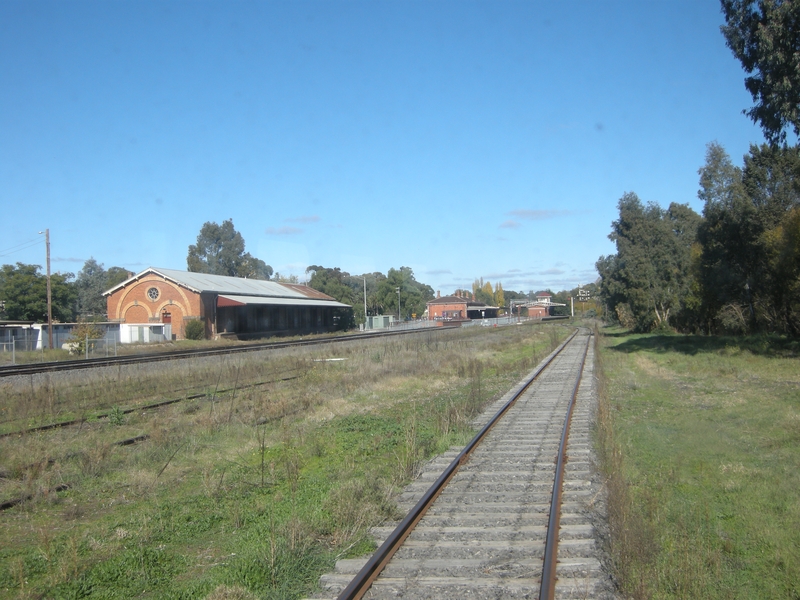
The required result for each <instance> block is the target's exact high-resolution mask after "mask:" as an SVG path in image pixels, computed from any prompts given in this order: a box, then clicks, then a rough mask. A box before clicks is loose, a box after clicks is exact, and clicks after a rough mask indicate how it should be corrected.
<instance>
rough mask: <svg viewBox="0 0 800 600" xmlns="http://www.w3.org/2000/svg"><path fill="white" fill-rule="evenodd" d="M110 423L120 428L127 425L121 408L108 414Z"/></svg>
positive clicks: (114, 408) (114, 409)
mask: <svg viewBox="0 0 800 600" xmlns="http://www.w3.org/2000/svg"><path fill="white" fill-rule="evenodd" d="M108 422H109V423H111V424H112V425H116V426H117V427H119V426H120V425H124V424H125V413H124V412H123V410H122V409H121V408H120V407H119V406H115V407H113V408H112V409H111V412H109V413H108Z"/></svg>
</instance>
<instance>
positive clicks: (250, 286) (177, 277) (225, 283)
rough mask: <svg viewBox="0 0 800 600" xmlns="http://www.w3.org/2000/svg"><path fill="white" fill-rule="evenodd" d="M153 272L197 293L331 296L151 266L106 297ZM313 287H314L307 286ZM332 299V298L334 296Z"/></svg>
mask: <svg viewBox="0 0 800 600" xmlns="http://www.w3.org/2000/svg"><path fill="white" fill-rule="evenodd" d="M150 273H154V274H156V275H161V276H162V277H164V278H165V279H168V280H170V281H173V282H175V283H177V284H179V285H183V286H184V287H187V288H189V289H191V290H193V291H195V292H197V293H203V292H211V293H216V294H239V295H247V296H271V297H277V298H307V297H309V296H314V297H319V296H320V295H322V296H323V297H327V298H329V297H330V296H326V295H325V294H320V292H317V291H316V290H312V292H313V293H308V294H303V293H302V292H301V291H299V288H303V287H306V286H299V285H294V286H291V287H290V286H287V285H283V284H280V283H278V282H276V281H262V280H260V279H244V278H242V277H226V276H224V275H209V274H208V273H190V272H189V271H177V270H175V269H157V268H155V267H149V268H147V269H145V270H144V271H142V272H141V273H137V274H136V275H134V276H133V277H131V278H130V279H128V280H126V281H123V282H122V283H120V284H119V285H116V286H114V287H113V288H111V289H109V290H106V291H105V292H103V295H104V296H108V295H109V294H112V293H113V292H115V291H116V290H118V289H120V288H123V287H125V286H126V285H128V284H129V283H130V282H132V281H136V280H137V279H141V278H142V277H144V276H145V275H147V274H150ZM308 289H311V288H308ZM331 300H333V299H332V298H331Z"/></svg>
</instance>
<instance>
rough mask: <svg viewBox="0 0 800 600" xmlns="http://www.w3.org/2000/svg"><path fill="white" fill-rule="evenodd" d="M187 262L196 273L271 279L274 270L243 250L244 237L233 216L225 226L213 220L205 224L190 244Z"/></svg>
mask: <svg viewBox="0 0 800 600" xmlns="http://www.w3.org/2000/svg"><path fill="white" fill-rule="evenodd" d="M186 264H187V266H188V269H189V271H191V272H194V273H209V274H212V275H227V276H229V277H249V278H252V279H269V278H270V277H272V272H273V271H272V267H271V266H269V265H268V264H266V263H265V262H264V261H263V260H261V259H258V258H255V257H254V256H251V255H250V253H249V252H245V251H244V238H243V237H242V234H240V233H239V232H238V231H236V229H235V228H234V226H233V220H232V219H228V220H227V221H223V222H222V225H218V224H217V223H213V222H211V221H207V222H206V223H204V224H203V227H202V228H201V229H200V233H199V234H198V236H197V243H196V244H192V245H191V246H189V254H188V255H187V257H186Z"/></svg>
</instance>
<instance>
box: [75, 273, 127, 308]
mask: <svg viewBox="0 0 800 600" xmlns="http://www.w3.org/2000/svg"><path fill="white" fill-rule="evenodd" d="M130 276H131V274H130V273H129V272H128V270H127V269H123V268H122V267H111V268H110V269H109V270H108V271H106V270H105V269H104V268H103V265H102V264H101V263H98V262H97V261H96V260H95V259H94V258H90V259H89V260H87V261H86V262H85V263H84V264H83V268H82V269H81V270H80V272H79V273H78V277H77V278H76V279H75V283H74V285H75V291H76V295H77V300H76V307H75V311H76V313H77V316H78V318H82V319H98V318H99V319H102V318H105V316H106V308H107V307H106V299H105V298H104V297H103V292H104V291H106V290H107V289H109V288H112V287H114V286H115V285H117V284H118V283H122V282H123V281H125V280H126V279H128V277H130Z"/></svg>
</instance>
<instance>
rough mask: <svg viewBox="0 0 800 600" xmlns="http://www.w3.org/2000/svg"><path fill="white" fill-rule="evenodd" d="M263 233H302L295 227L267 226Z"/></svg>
mask: <svg viewBox="0 0 800 600" xmlns="http://www.w3.org/2000/svg"><path fill="white" fill-rule="evenodd" d="M264 233H266V234H267V235H297V234H299V233H303V230H302V229H298V228H297V227H267V228H266V230H265V231H264Z"/></svg>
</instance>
